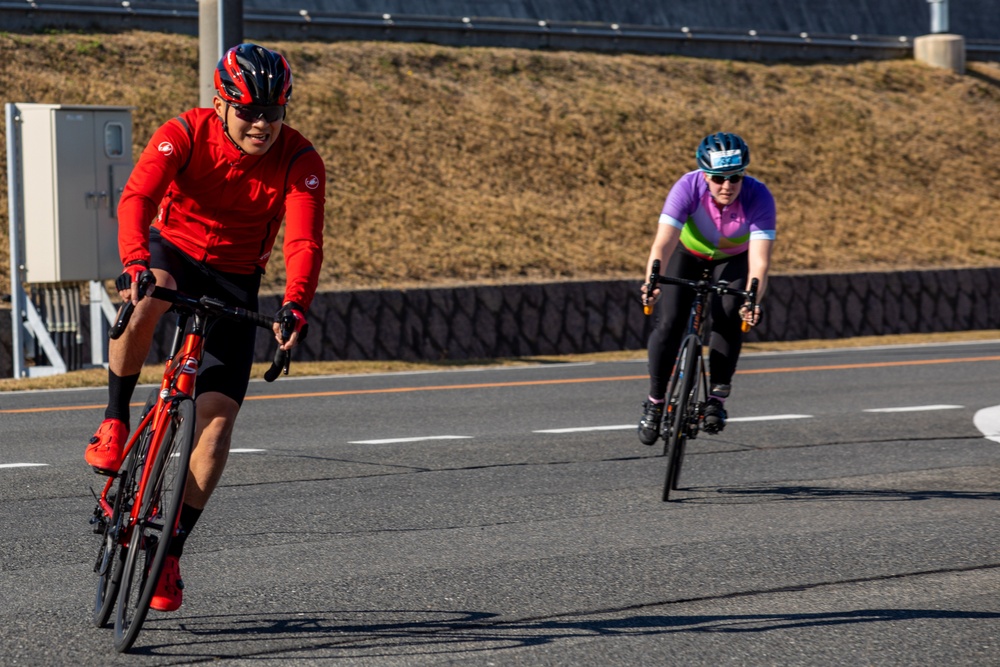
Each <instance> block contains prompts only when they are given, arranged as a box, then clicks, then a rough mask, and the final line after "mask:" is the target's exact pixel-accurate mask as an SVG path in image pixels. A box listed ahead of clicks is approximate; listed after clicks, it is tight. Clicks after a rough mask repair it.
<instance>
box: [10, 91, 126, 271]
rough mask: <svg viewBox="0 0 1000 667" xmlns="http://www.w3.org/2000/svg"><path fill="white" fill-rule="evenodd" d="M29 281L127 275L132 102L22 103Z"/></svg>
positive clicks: (26, 251)
mask: <svg viewBox="0 0 1000 667" xmlns="http://www.w3.org/2000/svg"><path fill="white" fill-rule="evenodd" d="M17 109H18V112H19V113H20V117H21V145H22V151H23V153H22V158H21V162H22V172H21V183H22V191H23V193H24V201H23V220H24V266H25V275H24V279H25V280H26V281H27V282H29V283H54V282H82V281H87V280H106V279H109V278H115V277H117V276H118V274H119V273H121V260H120V259H119V256H118V220H117V208H118V200H119V199H120V198H121V194H122V190H123V189H124V187H125V182H126V181H127V180H128V177H129V174H131V173H132V112H131V109H130V108H129V107H103V106H70V105H63V104H18V105H17Z"/></svg>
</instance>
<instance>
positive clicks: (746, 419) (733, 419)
mask: <svg viewBox="0 0 1000 667" xmlns="http://www.w3.org/2000/svg"><path fill="white" fill-rule="evenodd" d="M812 417H813V416H812V415H761V416H759V417H730V418H729V419H727V420H726V422H727V423H729V422H769V421H781V420H782V419H812Z"/></svg>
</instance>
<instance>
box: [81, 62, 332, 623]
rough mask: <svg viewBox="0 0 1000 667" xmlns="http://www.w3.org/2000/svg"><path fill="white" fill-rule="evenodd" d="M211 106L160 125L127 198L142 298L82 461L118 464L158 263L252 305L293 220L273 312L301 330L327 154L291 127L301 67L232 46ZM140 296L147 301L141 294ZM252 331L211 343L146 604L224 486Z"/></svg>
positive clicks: (221, 330) (315, 255)
mask: <svg viewBox="0 0 1000 667" xmlns="http://www.w3.org/2000/svg"><path fill="white" fill-rule="evenodd" d="M215 87H216V97H215V99H214V101H213V106H214V108H211V109H192V110H190V111H187V112H185V113H183V114H181V115H180V116H178V117H176V118H174V119H171V120H170V121H168V122H166V123H164V124H163V125H162V126H160V128H159V129H157V130H156V132H155V133H154V134H153V137H152V139H151V140H150V142H149V144H148V145H147V146H146V148H145V150H143V152H142V155H141V156H140V157H139V161H138V163H137V164H136V165H135V168H134V170H133V171H132V175H131V177H130V178H129V181H128V183H127V184H126V186H125V189H124V191H123V193H122V198H121V202H120V203H119V206H118V220H119V232H118V246H119V251H120V253H121V258H122V263H123V264H124V267H125V268H124V272H123V273H122V275H121V276H120V277H119V278H118V280H117V281H116V286H117V288H118V290H119V294H120V296H121V298H122V299H125V300H131V301H133V302H135V303H136V309H135V312H134V314H133V317H132V320H131V322H130V324H129V326H128V328H127V330H126V331H125V333H124V334H123V335H122V337H121V338H120V339H118V340H116V341H111V343H110V346H109V359H110V363H109V369H108V376H109V380H108V407H107V410H106V411H105V415H104V416H105V419H104V421H103V422H102V423H101V425H100V428H98V430H97V433H96V434H95V435H94V437H92V438H91V439H90V444H89V445H88V447H87V449H86V452H85V455H84V458H85V459H86V461H87V463H89V464H90V465H91V466H92V467H93V468H94V469H95V470H96V471H97V472H99V473H101V474H106V475H109V474H115V473H116V472H117V471H118V469H119V468H120V466H121V463H122V461H121V458H122V449H123V446H124V444H125V443H126V441H127V439H128V433H129V403H130V401H131V398H132V393H133V391H134V389H135V386H136V383H137V381H138V379H139V371H140V370H141V368H142V364H143V362H144V361H145V359H146V355H147V354H148V352H149V348H150V345H151V343H152V340H153V336H154V333H155V329H156V324H157V322H158V320H159V319H160V316H161V315H163V314H164V313H165V312H166V310H167V309H168V308H169V305H170V304H168V303H166V302H164V301H159V300H157V299H143V298H142V297H143V295H142V294H138V290H135V289H132V285H133V284H134V283H136V282H138V281H139V279H140V277H142V276H143V274H146V273H147V272H151V273H152V275H153V276H154V277H155V279H156V284H157V285H160V286H164V287H168V288H172V289H178V290H180V291H181V292H184V293H187V294H190V295H192V296H201V295H210V296H215V297H217V298H221V299H223V300H226V301H228V302H230V303H233V304H234V305H241V306H243V307H245V308H248V309H250V310H257V308H258V306H257V294H258V291H259V289H260V280H261V275H262V274H263V273H264V267H265V266H266V264H267V260H268V257H269V256H270V254H271V248H272V246H273V245H274V240H275V237H276V236H277V234H278V229H279V227H280V225H281V223H282V220H284V224H285V232H284V246H283V248H284V256H285V272H286V287H285V294H284V299H283V302H282V303H283V305H282V307H281V309H280V310H279V311H278V313H277V314H276V316H275V320H276V321H277V320H280V319H282V318H287V317H288V316H289V315H291V316H292V317H294V319H295V322H296V327H295V332H294V333H293V334H292V335H291V337H290V338H289V340H287V341H284V342H283V341H281V338H280V335H279V327H278V325H277V324H275V328H274V331H275V337H276V338H277V339H278V342H279V344H280V345H281V346H282V347H284V348H285V349H290V348H291V347H292V346H294V345H295V344H296V343H297V342H298V340H299V336H300V333H301V331H302V327H303V326H304V325H305V323H306V316H305V313H306V311H307V309H308V308H309V304H310V302H311V301H312V298H313V295H314V294H315V291H316V284H317V282H318V279H319V269H320V264H321V262H322V258H323V207H324V202H325V188H326V172H325V169H324V166H323V160H322V158H321V157H320V156H319V154H318V153H317V152H316V150H315V149H314V148H313V145H312V144H311V143H310V142H309V141H308V140H306V139H305V138H304V137H303V136H302V135H301V134H299V132H297V131H296V130H294V129H292V128H291V127H289V126H287V125H285V124H284V121H285V113H286V112H285V105H286V104H287V103H288V100H289V98H290V97H291V94H292V73H291V70H290V69H289V67H288V62H287V61H286V60H285V58H284V57H282V56H281V55H280V54H278V53H275V52H273V51H270V50H268V49H265V48H263V47H261V46H257V45H255V44H241V45H239V46H236V47H233V48H231V49H229V50H228V51H227V52H226V54H225V55H224V56H223V57H222V59H221V60H220V61H219V64H218V67H217V68H216V73H215ZM140 300H141V302H140ZM255 336H256V329H255V327H254V326H253V325H250V324H240V323H236V322H233V321H230V320H221V321H218V322H217V323H216V324H215V326H214V327H213V329H212V331H211V332H210V334H209V336H208V338H207V340H206V345H205V363H204V366H203V368H202V369H201V370H200V372H199V375H198V379H197V385H196V387H197V388H196V394H197V396H196V399H195V400H196V404H197V426H196V432H195V446H194V450H193V452H192V454H191V468H190V470H191V471H190V475H189V477H188V484H187V488H186V489H185V494H184V505H183V507H182V509H181V518H180V524H181V531H180V535H178V537H177V538H176V539H174V543H173V544H172V545H171V553H170V555H169V556H168V558H167V562H166V565H165V566H164V570H163V574H162V575H161V577H160V580H159V582H158V584H157V590H156V594H155V595H154V597H153V601H152V603H151V605H150V606H151V607H152V608H153V609H158V610H161V611H173V610H175V609H177V608H178V607H180V605H181V601H182V592H181V591H182V588H183V583H182V582H181V578H180V569H179V565H178V559H179V557H180V555H181V551H182V549H183V546H184V539H185V538H186V536H187V535H188V534H189V533H190V532H191V529H192V528H193V527H194V525H195V523H196V522H197V520H198V517H199V516H200V515H201V512H202V510H203V509H204V507H205V504H206V503H207V501H208V498H209V496H210V495H211V494H212V491H213V490H214V489H215V487H216V485H217V484H218V481H219V478H220V476H221V475H222V471H223V469H224V467H225V465H226V459H227V456H228V454H229V446H230V440H231V436H232V431H233V425H234V422H235V420H236V415H237V413H238V412H239V409H240V406H241V404H242V403H243V399H244V396H245V395H246V390H247V385H248V383H249V379H250V369H251V364H252V362H253V358H254V339H255Z"/></svg>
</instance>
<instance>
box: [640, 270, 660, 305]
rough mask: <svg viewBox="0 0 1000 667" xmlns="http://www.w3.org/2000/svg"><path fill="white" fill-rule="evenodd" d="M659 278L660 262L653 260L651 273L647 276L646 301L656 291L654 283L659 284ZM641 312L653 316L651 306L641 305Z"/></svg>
mask: <svg viewBox="0 0 1000 667" xmlns="http://www.w3.org/2000/svg"><path fill="white" fill-rule="evenodd" d="M659 278H660V260H658V259H654V260H653V272H652V273H650V274H649V282H648V283H647V286H646V298H647V299H648V298H649V296H650V295H651V294H652V293H653V292H654V291H655V290H656V283H657V282H659ZM642 312H644V313H645V314H646V315H652V314H653V306H651V305H649V304H643V305H642Z"/></svg>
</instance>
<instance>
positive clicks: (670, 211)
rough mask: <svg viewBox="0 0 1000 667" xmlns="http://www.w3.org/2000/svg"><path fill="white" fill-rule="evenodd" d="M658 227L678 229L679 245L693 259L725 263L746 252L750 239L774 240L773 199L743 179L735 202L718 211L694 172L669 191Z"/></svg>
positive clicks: (763, 187) (698, 172) (755, 183)
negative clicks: (719, 260)
mask: <svg viewBox="0 0 1000 667" xmlns="http://www.w3.org/2000/svg"><path fill="white" fill-rule="evenodd" d="M660 224H661V225H673V226H674V227H677V228H678V229H680V230H681V243H682V244H683V245H684V247H685V248H687V249H688V250H690V251H691V252H692V253H694V254H695V255H697V256H699V257H702V258H704V259H726V258H728V257H732V256H734V255H739V254H740V253H744V252H746V251H747V249H748V248H749V247H750V241H751V239H762V240H769V241H773V240H774V236H775V208H774V197H773V196H771V191H770V190H768V189H767V186H766V185H764V184H763V183H761V182H760V181H758V180H757V179H755V178H752V177H750V176H747V177H745V178H744V179H743V189H742V190H741V191H740V195H739V197H737V199H736V201H735V202H733V203H732V204H730V205H729V206H727V207H726V208H724V209H723V210H721V211H720V210H719V208H718V207H717V206H716V205H715V203H714V202H713V201H712V195H711V194H709V190H708V183H706V182H705V179H704V177H703V176H702V172H701V170H695V171H692V172H688V173H687V174H684V175H683V176H682V177H681V178H680V180H678V181H677V182H676V183H675V184H674V187H672V188H671V189H670V194H668V195H667V201H666V202H665V203H664V204H663V212H662V213H661V214H660Z"/></svg>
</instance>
